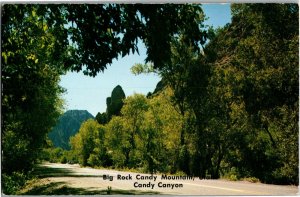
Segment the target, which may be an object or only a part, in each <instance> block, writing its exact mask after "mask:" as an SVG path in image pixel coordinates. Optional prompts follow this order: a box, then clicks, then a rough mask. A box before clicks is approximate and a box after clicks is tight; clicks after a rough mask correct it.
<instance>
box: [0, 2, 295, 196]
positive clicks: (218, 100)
mask: <svg viewBox="0 0 300 197" xmlns="http://www.w3.org/2000/svg"><path fill="white" fill-rule="evenodd" d="M231 9H232V22H231V23H229V24H227V25H226V26H225V27H224V28H220V29H216V30H213V29H212V28H209V27H205V26H204V25H203V21H204V20H205V15H204V13H203V11H202V9H201V6H198V5H191V4H189V5H171V4H166V5H148V6H147V7H146V8H145V7H144V6H143V5H121V4H120V5H119V4H117V5H108V4H107V5H106V4H105V5H100V4H99V5H97V6H96V5H75V4H74V5H59V4H57V5H33V4H32V5H23V4H19V5H10V4H7V5H4V6H3V8H2V10H3V13H2V28H1V31H2V32H1V33H2V43H3V44H2V46H1V50H2V53H1V58H2V78H1V79H2V87H3V91H2V130H1V137H2V151H3V154H2V188H3V192H4V193H5V194H15V193H16V191H17V190H19V189H20V188H21V187H22V186H23V185H24V184H25V182H26V180H27V179H28V177H30V172H31V171H32V169H33V167H34V165H35V164H36V163H37V162H39V161H42V160H48V161H51V162H61V163H79V164H80V165H82V166H92V167H110V168H128V169H138V170H141V171H143V172H149V173H157V172H163V173H185V174H187V175H193V176H199V177H200V178H206V177H208V176H209V177H211V178H214V179H216V178H220V177H227V178H229V179H231V180H241V179H246V180H247V179H249V180H250V181H253V182H256V181H261V182H264V183H273V184H295V185H298V180H299V175H298V170H299V167H298V166H299V165H298V161H299V159H298V147H299V145H298V130H299V128H298V120H299V117H298V111H299V93H298V91H299V76H298V72H299V70H298V69H299V51H298V50H299V32H298V31H299V26H298V20H299V16H298V5H297V4H233V5H232V6H231ZM87 13H89V14H87ZM98 15H99V16H100V15H101V16H103V21H104V22H101V21H102V20H101V21H100V19H99V17H96V16H98ZM95 17H96V18H95ZM105 21H106V22H105ZM70 24H72V25H70ZM85 24H89V25H88V26H87V25H85ZM98 25H100V26H101V27H102V28H100V29H101V30H99V28H96V27H98ZM158 27H159V30H158V29H157V28H158ZM137 29H138V30H137ZM120 34H122V36H120ZM138 39H141V41H143V42H144V43H145V45H146V48H147V59H146V61H147V63H146V64H141V63H138V62H137V64H135V65H133V67H132V72H133V73H134V74H144V73H149V72H155V73H157V74H158V75H159V76H160V77H161V79H162V80H161V82H160V83H159V84H158V86H157V88H156V90H155V91H154V92H153V93H149V94H148V95H147V96H145V95H142V94H134V95H130V96H127V97H126V96H125V94H124V92H123V90H122V88H121V87H118V88H116V90H115V92H114V94H112V96H111V97H109V99H107V101H106V103H107V111H106V112H104V113H99V114H98V115H97V117H96V119H95V120H93V119H90V120H87V121H86V122H84V123H83V124H82V125H81V127H80V129H79V132H78V133H77V134H76V135H75V136H74V137H72V138H71V139H70V145H71V150H70V151H66V150H63V149H60V148H53V146H52V145H51V143H50V142H49V141H48V140H47V137H46V136H47V133H48V132H49V131H50V130H51V128H52V127H53V126H54V125H55V123H56V121H57V119H58V117H59V115H60V114H61V113H62V111H63V101H62V100H61V99H60V95H61V94H62V93H63V92H64V89H63V88H62V87H60V86H59V85H58V84H59V80H60V75H62V74H65V73H66V71H69V70H72V71H77V72H79V71H82V70H83V72H84V73H85V74H86V75H89V76H96V74H97V73H98V72H101V71H103V70H104V69H105V68H106V66H107V65H108V64H110V63H111V62H112V60H113V59H115V58H117V57H118V56H119V55H122V56H125V55H127V54H129V53H130V51H132V52H138V49H137V46H136V41H137V40H138ZM71 41H72V42H71ZM99 43H101V44H99ZM157 43H159V45H157Z"/></svg>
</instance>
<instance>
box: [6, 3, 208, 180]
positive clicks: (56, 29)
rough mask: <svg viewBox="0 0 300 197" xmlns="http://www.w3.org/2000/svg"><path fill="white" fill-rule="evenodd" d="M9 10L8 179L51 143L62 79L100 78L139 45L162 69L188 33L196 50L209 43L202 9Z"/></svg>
mask: <svg viewBox="0 0 300 197" xmlns="http://www.w3.org/2000/svg"><path fill="white" fill-rule="evenodd" d="M1 9H2V12H1V22H2V24H1V36H2V37H1V63H2V65H1V74H2V75H1V81H2V129H1V136H2V143H1V145H2V151H3V154H2V161H3V162H2V172H3V173H7V174H8V176H9V175H10V174H12V173H13V172H16V171H28V170H30V169H31V167H32V164H34V163H35V161H36V159H37V158H38V155H39V153H40V150H41V147H42V146H43V145H45V144H46V136H47V133H48V132H49V131H50V130H51V128H52V127H53V126H54V125H55V123H56V121H57V119H58V117H59V115H60V113H61V107H62V104H63V102H62V101H61V100H60V94H61V93H63V89H62V88H61V87H60V86H59V85H58V83H59V80H60V75H62V74H64V73H66V71H68V70H72V71H77V72H79V71H81V70H84V71H83V72H84V74H86V75H90V76H95V75H96V74H97V73H98V72H100V71H103V70H104V69H105V68H106V66H107V65H108V64H111V63H112V61H113V59H117V58H119V57H120V56H125V55H127V54H129V53H130V52H132V53H135V52H138V48H137V41H138V39H140V40H142V41H143V42H144V43H145V45H146V47H147V59H146V60H147V61H152V62H154V63H155V66H156V67H157V68H158V67H161V66H163V65H164V63H165V62H167V61H168V59H169V57H170V42H169V41H170V40H171V38H172V37H176V36H177V35H178V34H185V35H186V37H187V40H189V41H191V42H193V43H194V45H197V43H199V42H200V43H203V42H204V41H205V39H206V33H205V32H204V31H203V32H202V31H201V29H200V28H201V21H203V20H204V17H203V12H202V9H201V7H200V6H198V5H171V4H166V5H147V6H145V5H141V4H128V5H125V4H94V5H92V4H82V5H78V4H55V5H46V4H41V5H38V4H28V5H27V4H15V5H13V4H5V5H3V6H2V7H1ZM158 29H159V31H158ZM157 43H159V45H158V44H157ZM119 104H120V102H119V101H118V104H117V105H118V106H117V108H116V109H112V110H113V111H112V113H116V111H118V110H120V105H119ZM114 110H115V111H114Z"/></svg>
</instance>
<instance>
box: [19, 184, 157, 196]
mask: <svg viewBox="0 0 300 197" xmlns="http://www.w3.org/2000/svg"><path fill="white" fill-rule="evenodd" d="M70 194H72V195H108V194H111V195H116V194H124V195H132V194H134V195H142V194H143V195H145V194H146V195H151V194H159V192H143V191H137V190H117V189H113V188H111V189H105V190H88V189H84V188H72V187H68V186H67V185H66V183H65V182H55V183H48V184H45V185H39V186H35V187H33V188H31V189H30V190H28V191H26V192H24V193H22V195H70Z"/></svg>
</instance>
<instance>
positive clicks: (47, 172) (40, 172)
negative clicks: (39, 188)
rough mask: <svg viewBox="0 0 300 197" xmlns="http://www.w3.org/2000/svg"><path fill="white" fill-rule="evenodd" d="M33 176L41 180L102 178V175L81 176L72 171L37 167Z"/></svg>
mask: <svg viewBox="0 0 300 197" xmlns="http://www.w3.org/2000/svg"><path fill="white" fill-rule="evenodd" d="M33 174H34V175H35V176H37V177H39V178H45V177H102V176H100V175H81V174H74V171H73V170H72V169H65V168H52V167H51V168H49V167H46V166H36V167H35V169H34V171H33Z"/></svg>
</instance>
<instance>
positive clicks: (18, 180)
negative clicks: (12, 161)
mask: <svg viewBox="0 0 300 197" xmlns="http://www.w3.org/2000/svg"><path fill="white" fill-rule="evenodd" d="M27 179H28V176H26V175H25V174H23V173H21V172H13V173H12V174H11V175H7V174H2V188H3V193H4V194H6V195H11V194H15V193H16V192H17V191H18V190H20V189H21V187H22V186H24V185H25V183H26V180H27Z"/></svg>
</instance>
